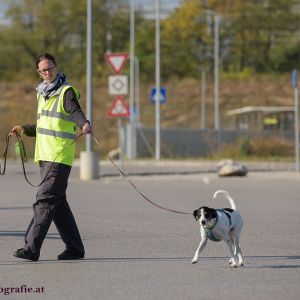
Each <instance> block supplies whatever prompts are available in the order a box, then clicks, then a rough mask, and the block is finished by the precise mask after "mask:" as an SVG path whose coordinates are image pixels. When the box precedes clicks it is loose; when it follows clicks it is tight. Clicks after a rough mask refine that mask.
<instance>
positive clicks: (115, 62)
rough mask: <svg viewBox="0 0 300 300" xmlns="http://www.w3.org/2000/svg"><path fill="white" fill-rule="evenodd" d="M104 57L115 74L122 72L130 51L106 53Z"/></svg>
mask: <svg viewBox="0 0 300 300" xmlns="http://www.w3.org/2000/svg"><path fill="white" fill-rule="evenodd" d="M104 57H105V60H106V61H107V62H108V63H109V64H110V65H111V67H112V68H113V70H114V72H115V74H120V73H121V72H122V70H123V68H124V67H125V65H126V63H127V61H128V53H105V55H104Z"/></svg>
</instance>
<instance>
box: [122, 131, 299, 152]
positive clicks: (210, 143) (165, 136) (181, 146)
mask: <svg viewBox="0 0 300 300" xmlns="http://www.w3.org/2000/svg"><path fill="white" fill-rule="evenodd" d="M160 135H161V156H162V157H165V158H168V157H173V158H176V157H183V158H184V157H206V156H209V155H211V154H213V153H218V150H219V147H220V146H221V145H224V144H232V143H234V142H236V141H238V140H240V139H252V138H275V137H277V138H283V139H286V140H288V141H290V142H293V141H294V132H293V131H279V130H278V131H275V130H273V131H261V132H257V131H248V130H220V131H216V130H213V129H180V128H179V129H171V128H166V129H164V128H161V133H160ZM125 139H126V134H125ZM154 151H155V129H153V128H138V129H136V156H137V157H153V153H154ZM125 152H126V149H125Z"/></svg>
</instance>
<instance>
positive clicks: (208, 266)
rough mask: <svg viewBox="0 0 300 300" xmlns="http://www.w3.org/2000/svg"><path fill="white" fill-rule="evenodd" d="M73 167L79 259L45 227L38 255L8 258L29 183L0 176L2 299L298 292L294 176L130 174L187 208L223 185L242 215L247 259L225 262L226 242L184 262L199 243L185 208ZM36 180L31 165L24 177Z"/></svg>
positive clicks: (23, 218)
mask: <svg viewBox="0 0 300 300" xmlns="http://www.w3.org/2000/svg"><path fill="white" fill-rule="evenodd" d="M77 174H78V172H77V171H76V170H74V172H73V174H72V176H71V178H70V181H69V188H68V199H69V203H70V205H71V207H72V209H73V212H74V215H75V217H76V220H77V223H78V226H79V229H80V232H81V235H82V238H83V242H84V244H85V247H86V258H85V259H84V260H78V261H58V260H57V259H56V257H57V254H59V253H60V252H61V251H62V250H63V249H64V245H63V243H62V241H61V240H60V237H59V235H58V233H57V231H56V228H55V226H51V228H50V231H49V234H48V235H47V238H46V240H45V242H44V245H43V248H42V251H41V257H40V261H38V262H27V261H23V260H20V259H17V258H15V257H13V256H12V253H13V251H14V250H16V249H17V248H20V247H22V246H23V238H24V234H25V231H26V229H27V225H28V223H29V221H30V219H31V216H32V210H31V206H32V203H33V201H34V198H35V192H36V189H35V188H32V187H30V186H29V185H28V184H27V183H26V182H25V181H24V178H23V177H22V174H21V173H20V170H19V169H16V168H9V167H8V169H7V174H6V175H5V176H1V177H0V191H1V192H0V216H1V217H0V224H1V227H0V242H1V250H0V269H1V272H0V276H1V280H0V299H70V300H76V299H86V300H90V299H104V300H106V299H107V300H110V299H118V300H122V299H130V300H131V299H136V300H143V299H147V300H148V299H153V300H154V299H155V300H156V299H164V300H168V299H172V300H174V299H198V300H199V299H214V300H215V299H239V300H243V299H256V300H260V299H263V300H268V299H270V300H271V299H272V300H276V299H278V300H279V299H280V300H282V299H285V300H292V299H295V300H296V299H297V300H298V299H300V218H299V212H300V197H299V180H300V175H297V174H295V173H293V172H252V173H251V172H250V173H249V174H248V176H247V177H243V178H237V177H232V178H219V177H218V176H217V175H216V174H214V173H201V174H185V175H178V174H177V175H172V174H169V175H151V176H132V177H130V178H131V180H133V181H134V183H135V184H136V185H137V186H138V188H140V189H141V191H142V192H143V193H145V194H146V195H147V196H148V197H149V198H150V199H151V200H153V201H155V202H157V203H158V204H159V205H162V206H165V207H168V208H171V209H176V210H183V211H188V212H192V211H193V210H194V209H197V208H199V207H200V206H202V205H207V206H211V207H216V208H220V207H228V205H229V204H228V203H227V201H226V199H224V198H222V197H220V198H218V199H216V200H213V199H212V195H213V193H214V192H215V190H217V189H226V190H227V191H229V192H230V194H231V195H232V197H233V198H234V199H235V200H236V204H237V206H238V209H239V210H240V211H241V213H242V215H243V217H244V222H245V225H244V230H243V232H242V235H241V247H242V251H243V255H244V260H245V266H244V267H242V268H237V269H231V268H229V265H228V251H227V247H226V245H225V243H224V242H219V243H214V242H208V245H207V247H206V248H205V249H204V251H203V253H202V256H201V258H200V259H199V261H198V263H197V264H195V265H192V264H191V263H190V261H191V259H192V257H193V255H194V252H195V250H196V247H197V246H198V244H199V241H200V234H199V225H198V224H197V222H196V221H195V220H194V219H193V216H192V215H181V214H175V213H171V212H167V211H163V210H161V209H158V208H156V207H154V206H152V205H150V204H149V203H147V202H145V200H143V199H142V198H141V197H140V196H139V195H138V194H137V193H136V191H135V190H133V189H132V188H131V186H130V185H129V184H128V182H127V181H126V180H124V179H122V178H121V177H118V176H111V177H110V176H106V177H103V178H101V179H100V180H93V181H88V182H83V181H80V180H79V179H78V176H77ZM28 176H29V177H30V178H31V179H32V180H33V181H35V182H38V175H37V169H35V168H32V169H30V170H29V175H28Z"/></svg>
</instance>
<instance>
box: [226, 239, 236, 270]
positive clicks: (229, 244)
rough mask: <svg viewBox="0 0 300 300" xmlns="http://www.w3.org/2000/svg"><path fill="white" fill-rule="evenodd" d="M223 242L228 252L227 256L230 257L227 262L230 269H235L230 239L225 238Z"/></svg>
mask: <svg viewBox="0 0 300 300" xmlns="http://www.w3.org/2000/svg"><path fill="white" fill-rule="evenodd" d="M225 242H226V244H227V247H228V250H229V255H230V257H231V258H230V260H229V264H230V267H232V268H236V267H237V263H236V260H235V255H234V252H233V244H232V242H231V240H230V238H226V239H225Z"/></svg>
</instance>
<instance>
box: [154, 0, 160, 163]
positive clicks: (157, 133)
mask: <svg viewBox="0 0 300 300" xmlns="http://www.w3.org/2000/svg"><path fill="white" fill-rule="evenodd" d="M159 2H160V1H159V0H155V32H156V34H155V57H156V64H155V70H156V71H155V77H156V80H155V81H156V84H155V89H156V99H155V116H156V118H155V120H156V122H155V124H156V126H155V159H156V160H160V16H159V12H160V7H159Z"/></svg>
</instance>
